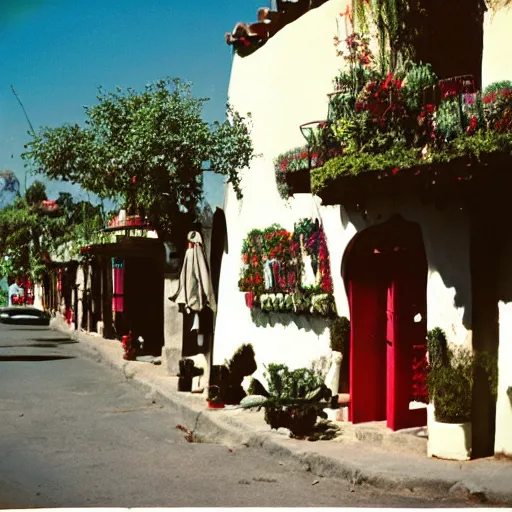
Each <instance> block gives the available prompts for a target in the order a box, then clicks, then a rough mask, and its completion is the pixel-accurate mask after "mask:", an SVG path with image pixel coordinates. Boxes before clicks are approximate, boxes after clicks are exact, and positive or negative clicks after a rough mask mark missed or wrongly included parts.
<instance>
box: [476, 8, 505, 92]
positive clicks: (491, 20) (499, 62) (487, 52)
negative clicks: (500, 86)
mask: <svg viewBox="0 0 512 512" xmlns="http://www.w3.org/2000/svg"><path fill="white" fill-rule="evenodd" d="M511 28H512V8H510V7H509V8H504V9H501V10H499V11H498V12H495V13H493V12H490V11H487V12H486V14H485V20H484V54H483V61H482V86H483V87H486V86H487V85H489V84H490V83H492V82H497V81H501V80H512V31H511Z"/></svg>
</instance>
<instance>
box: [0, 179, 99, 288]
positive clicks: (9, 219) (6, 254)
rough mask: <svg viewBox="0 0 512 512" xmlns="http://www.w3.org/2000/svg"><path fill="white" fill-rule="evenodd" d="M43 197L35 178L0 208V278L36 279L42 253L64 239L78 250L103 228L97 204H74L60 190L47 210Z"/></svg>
mask: <svg viewBox="0 0 512 512" xmlns="http://www.w3.org/2000/svg"><path fill="white" fill-rule="evenodd" d="M46 197H47V196H46V187H45V186H44V185H43V184H42V183H40V182H38V181H36V182H34V183H33V184H32V185H31V186H30V187H29V188H28V189H27V191H26V193H25V196H24V197H20V198H18V199H17V200H16V201H15V202H14V203H13V204H12V205H9V206H7V207H5V208H3V209H1V210H0V278H1V277H7V278H9V277H21V276H24V275H29V276H31V277H32V279H36V278H38V277H39V276H40V275H41V273H42V272H43V271H44V270H45V268H46V267H45V262H44V259H45V258H44V255H45V254H46V253H52V252H53V251H55V249H56V248H57V247H59V246H60V245H62V244H64V243H66V242H73V249H74V250H75V252H78V251H77V250H78V249H79V247H81V246H83V245H86V244H87V243H90V242H91V241H93V238H94V236H95V234H96V233H97V232H98V231H99V230H100V229H101V228H102V227H103V216H102V212H101V208H100V207H99V206H93V205H92V204H90V203H88V202H85V201H81V202H78V203H75V202H73V199H72V197H71V195H70V194H68V193H63V192H61V193H60V194H59V199H57V201H56V202H57V204H58V205H59V209H58V210H57V211H56V212H52V213H48V212H46V211H45V210H44V209H43V208H42V205H41V201H42V200H44V198H46ZM96 236H97V235H96Z"/></svg>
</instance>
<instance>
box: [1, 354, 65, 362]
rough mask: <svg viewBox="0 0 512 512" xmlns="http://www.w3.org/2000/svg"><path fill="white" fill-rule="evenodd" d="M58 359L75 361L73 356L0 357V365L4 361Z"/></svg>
mask: <svg viewBox="0 0 512 512" xmlns="http://www.w3.org/2000/svg"><path fill="white" fill-rule="evenodd" d="M58 359H75V357H74V356H54V355H50V356H37V355H36V356H21V355H17V356H2V355H0V363H1V362H3V361H5V362H7V361H34V362H35V361H56V360H58Z"/></svg>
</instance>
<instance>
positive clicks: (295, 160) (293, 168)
mask: <svg viewBox="0 0 512 512" xmlns="http://www.w3.org/2000/svg"><path fill="white" fill-rule="evenodd" d="M310 158H311V165H310V160H309V159H310ZM325 161H326V155H325V152H324V151H321V150H320V149H319V148H316V149H312V150H310V151H309V150H308V147H307V146H300V147H298V148H294V149H291V150H290V151H286V152H285V153H282V154H280V155H279V156H278V157H277V158H276V159H275V160H274V170H275V174H276V182H277V188H278V190H279V194H280V195H281V197H282V198H283V199H285V198H287V197H289V196H290V190H289V187H288V185H287V183H286V174H288V173H292V172H299V171H308V170H309V169H315V168H317V167H320V166H322V165H324V163H325Z"/></svg>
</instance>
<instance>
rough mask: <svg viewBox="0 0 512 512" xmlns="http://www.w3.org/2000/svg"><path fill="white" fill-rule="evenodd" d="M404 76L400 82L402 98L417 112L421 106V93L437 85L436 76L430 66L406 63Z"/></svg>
mask: <svg viewBox="0 0 512 512" xmlns="http://www.w3.org/2000/svg"><path fill="white" fill-rule="evenodd" d="M405 69H406V72H405V76H404V79H403V81H402V91H401V94H402V97H403V98H404V101H405V103H406V105H407V106H408V107H409V108H410V109H411V110H415V111H419V110H420V108H421V107H422V105H423V91H424V90H425V88H427V87H432V86H433V85H435V84H436V83H437V76H436V74H435V73H434V72H433V71H432V66H431V65H430V64H423V63H421V62H420V63H419V64H418V63H415V62H410V61H409V62H407V63H406V64H405Z"/></svg>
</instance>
